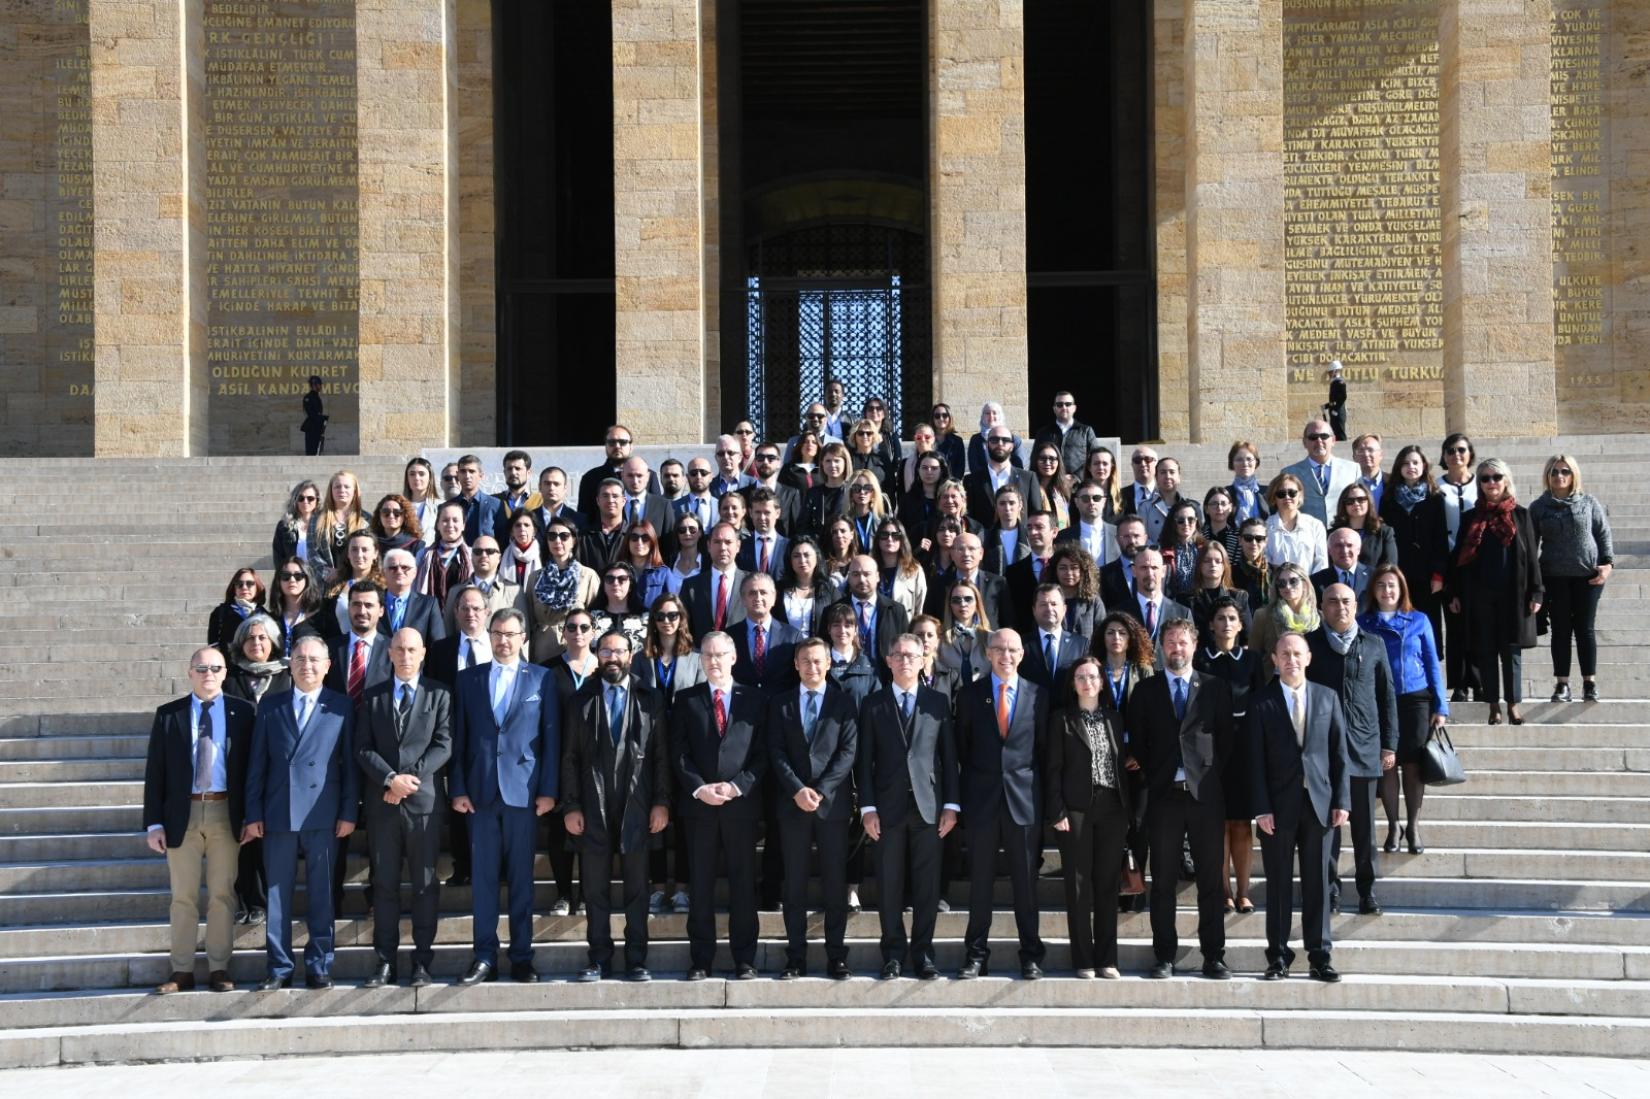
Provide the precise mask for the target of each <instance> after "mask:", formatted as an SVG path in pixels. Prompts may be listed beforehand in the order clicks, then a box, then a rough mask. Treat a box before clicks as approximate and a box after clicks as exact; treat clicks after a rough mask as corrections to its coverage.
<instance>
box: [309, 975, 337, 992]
mask: <svg viewBox="0 0 1650 1099" xmlns="http://www.w3.org/2000/svg"><path fill="white" fill-rule="evenodd" d="M304 987H305V988H307V989H309V990H311V991H312V992H324V991H326V990H327V989H329V988H331V987H332V978H331V977H328V976H327V975H326V974H325V973H321V974H316V973H306V974H304Z"/></svg>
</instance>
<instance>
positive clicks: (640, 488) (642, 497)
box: [619, 457, 676, 542]
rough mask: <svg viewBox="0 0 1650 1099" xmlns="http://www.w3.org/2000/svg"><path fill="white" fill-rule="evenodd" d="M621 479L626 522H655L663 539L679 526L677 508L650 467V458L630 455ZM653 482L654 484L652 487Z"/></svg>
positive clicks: (656, 530)
mask: <svg viewBox="0 0 1650 1099" xmlns="http://www.w3.org/2000/svg"><path fill="white" fill-rule="evenodd" d="M619 480H620V482H621V483H622V484H623V485H624V495H625V500H624V525H625V526H627V527H628V526H630V525H632V524H633V523H640V522H643V521H646V522H649V523H652V524H653V533H654V534H655V535H656V536H657V537H658V538H659V540H660V541H661V542H663V541H664V539H665V537H666V536H667V535H669V534H670V532H671V531H672V530H674V529H675V528H676V509H675V508H673V507H671V506H670V501H669V500H667V499H665V497H664V494H663V493H661V492H659V491H658V488H659V482H658V479H657V478H655V477H654V476H653V471H652V470H650V469H648V467H647V461H646V459H643V458H639V457H631V458H626V459H625V460H624V464H623V465H622V466H620V467H619ZM650 483H651V485H652V488H651V489H649V487H648V486H649V484H650Z"/></svg>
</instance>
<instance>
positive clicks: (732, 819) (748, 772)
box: [670, 630, 768, 981]
mask: <svg viewBox="0 0 1650 1099" xmlns="http://www.w3.org/2000/svg"><path fill="white" fill-rule="evenodd" d="M734 660H735V656H734V646H733V638H731V637H729V636H728V635H727V634H725V633H722V632H721V631H719V630H713V631H711V632H710V633H708V634H706V635H705V636H704V638H703V639H702V640H701V641H700V643H699V661H700V663H701V664H703V665H704V669H705V682H704V683H700V684H696V685H694V686H692V687H689V688H687V689H686V690H684V691H681V692H679V693H678V694H677V695H676V700H675V704H674V705H673V706H672V707H671V711H670V747H671V759H672V760H673V761H674V765H675V770H676V781H677V783H678V792H679V794H680V798H681V802H680V804H681V817H682V823H683V824H684V825H685V826H686V828H687V837H688V865H689V885H688V897H689V898H690V901H689V904H688V957H689V961H688V965H689V968H688V973H687V979H688V980H690V981H702V980H705V979H706V978H707V977H709V976H710V967H711V962H712V961H713V960H714V959H715V956H716V863H717V857H718V856H720V857H721V858H722V860H723V861H724V862H725V864H726V866H727V875H728V947H729V949H730V950H731V951H732V953H733V970H734V976H735V978H736V979H738V980H741V981H748V980H754V979H755V978H756V883H755V873H754V868H753V866H752V864H753V863H754V862H755V856H756V822H757V821H758V820H759V819H761V815H762V810H761V804H762V803H761V797H760V790H759V787H760V786H761V784H762V778H763V775H764V774H765V772H766V771H767V769H768V753H767V742H766V740H765V738H764V737H763V735H762V719H763V716H764V714H763V708H764V702H763V698H762V696H761V694H760V693H759V692H758V691H756V690H755V689H754V688H751V687H741V686H739V685H737V684H736V683H734V681H733V667H734Z"/></svg>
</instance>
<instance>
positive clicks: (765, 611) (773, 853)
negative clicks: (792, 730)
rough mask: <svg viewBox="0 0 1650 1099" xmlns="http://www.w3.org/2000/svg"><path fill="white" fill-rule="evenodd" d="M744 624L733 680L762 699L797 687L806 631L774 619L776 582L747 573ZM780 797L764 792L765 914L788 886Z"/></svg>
mask: <svg viewBox="0 0 1650 1099" xmlns="http://www.w3.org/2000/svg"><path fill="white" fill-rule="evenodd" d="M739 589H740V590H739V598H740V602H741V604H742V605H743V606H744V608H745V620H744V621H743V622H741V623H739V625H737V626H732V627H730V628H729V630H728V633H729V634H730V635H731V636H732V637H733V649H734V663H733V680H734V682H735V683H738V684H740V685H741V686H745V687H751V688H754V689H755V690H756V691H757V693H758V694H760V695H761V696H762V697H763V698H764V699H767V698H770V697H772V696H773V695H775V694H777V693H778V692H780V691H785V690H788V689H790V688H791V687H794V686H796V666H795V665H796V646H797V643H798V642H800V641H801V640H802V636H803V635H802V631H800V630H798V629H797V628H796V627H794V626H790V625H787V624H785V623H784V622H781V621H779V620H778V619H776V618H775V617H774V616H773V604H774V598H775V595H774V584H773V577H771V576H769V575H768V574H767V573H765V572H748V573H746V574H745V575H744V577H743V578H741V579H740V581H739ZM779 802H780V794H779V791H778V790H776V789H775V788H774V785H773V784H772V783H766V784H764V785H763V787H762V821H763V828H762V835H763V840H762V884H761V888H760V889H759V890H758V893H759V894H760V898H761V908H762V910H763V911H764V912H771V911H775V910H776V909H778V908H779V894H780V891H781V889H782V888H783V885H784V880H785V866H784V861H783V852H784V846H783V842H782V840H781V838H780V826H779V819H780V818H779Z"/></svg>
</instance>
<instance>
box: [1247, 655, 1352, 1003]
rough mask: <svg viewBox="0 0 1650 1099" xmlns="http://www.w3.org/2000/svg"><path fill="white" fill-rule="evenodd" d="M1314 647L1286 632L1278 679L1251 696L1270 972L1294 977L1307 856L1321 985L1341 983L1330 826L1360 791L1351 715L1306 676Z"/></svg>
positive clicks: (1313, 951)
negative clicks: (1353, 782) (1292, 936)
mask: <svg viewBox="0 0 1650 1099" xmlns="http://www.w3.org/2000/svg"><path fill="white" fill-rule="evenodd" d="M1311 662H1312V650H1311V647H1310V646H1309V645H1308V644H1307V643H1306V638H1304V637H1302V636H1301V635H1300V634H1298V633H1286V634H1284V635H1283V636H1282V637H1280V638H1278V640H1277V644H1276V645H1274V646H1273V647H1272V663H1273V665H1274V666H1275V667H1276V668H1277V671H1278V678H1277V679H1276V680H1274V681H1273V682H1272V683H1270V684H1269V685H1267V686H1266V687H1263V688H1262V689H1261V690H1259V691H1256V692H1255V693H1254V695H1253V696H1251V699H1250V702H1249V714H1248V722H1249V730H1250V732H1249V750H1250V756H1251V760H1252V763H1253V767H1252V780H1251V783H1250V796H1251V798H1253V801H1252V802H1251V804H1252V805H1253V806H1254V807H1255V824H1256V826H1257V827H1259V828H1260V853H1261V859H1262V861H1263V863H1264V865H1265V867H1266V962H1267V965H1266V974H1265V977H1266V979H1267V980H1268V981H1281V980H1283V979H1284V978H1286V977H1288V976H1289V965H1290V963H1291V962H1293V961H1294V960H1295V952H1294V951H1293V950H1291V949H1290V948H1289V924H1290V922H1291V921H1292V919H1293V917H1294V906H1295V896H1294V893H1295V883H1294V877H1295V874H1294V871H1295V855H1296V852H1297V851H1298V852H1299V854H1300V872H1301V874H1300V876H1301V938H1302V939H1304V940H1305V942H1306V950H1307V960H1308V961H1309V962H1311V976H1312V979H1313V980H1315V981H1326V982H1330V983H1333V982H1335V981H1338V980H1340V979H1341V975H1340V974H1339V973H1338V972H1336V970H1335V967H1334V966H1333V965H1331V964H1330V948H1331V945H1332V944H1331V940H1330V934H1329V905H1328V903H1327V902H1328V897H1327V894H1328V892H1329V831H1330V829H1332V828H1339V827H1340V826H1341V825H1343V824H1345V823H1346V819H1347V815H1348V814H1347V802H1348V801H1349V800H1350V799H1351V790H1350V786H1349V778H1350V776H1349V775H1348V772H1347V766H1346V717H1345V715H1344V713H1343V711H1342V709H1341V700H1340V699H1339V698H1338V697H1337V696H1336V694H1335V692H1334V691H1332V690H1330V689H1329V688H1327V687H1321V686H1319V685H1318V684H1316V683H1308V682H1307V680H1306V668H1307V666H1308V665H1309V664H1310V663H1311Z"/></svg>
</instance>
